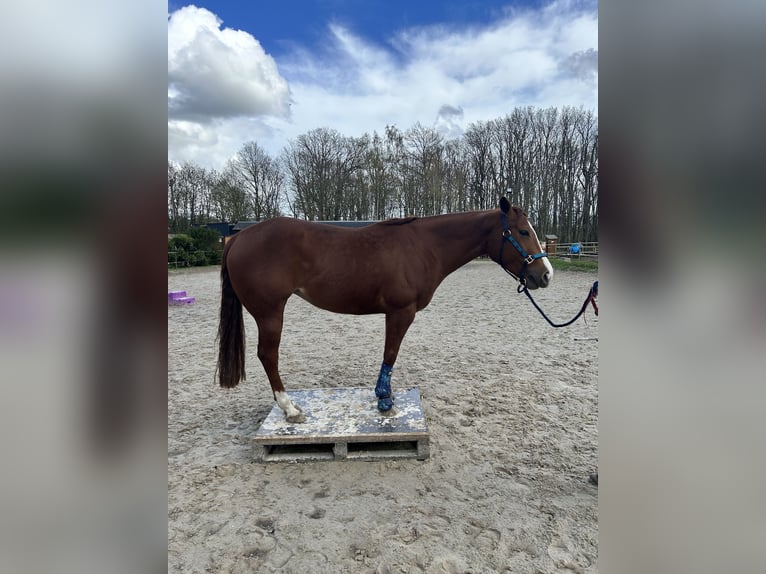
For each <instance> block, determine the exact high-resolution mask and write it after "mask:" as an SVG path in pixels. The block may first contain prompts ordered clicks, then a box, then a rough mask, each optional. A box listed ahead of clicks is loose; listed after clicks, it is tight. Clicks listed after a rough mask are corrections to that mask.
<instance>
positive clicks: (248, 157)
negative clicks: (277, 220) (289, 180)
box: [228, 141, 284, 220]
mask: <svg viewBox="0 0 766 574" xmlns="http://www.w3.org/2000/svg"><path fill="white" fill-rule="evenodd" d="M228 171H229V177H230V178H231V184H232V185H236V186H239V187H240V188H241V189H243V190H244V192H245V194H246V195H247V197H248V199H249V201H250V206H251V208H252V214H253V217H254V218H255V219H256V220H260V219H267V218H269V217H276V216H278V215H280V213H281V209H280V204H281V198H282V192H283V186H284V175H283V173H282V171H281V169H280V167H279V165H278V163H277V162H276V161H275V160H274V159H272V158H271V156H269V154H268V153H266V151H265V150H264V149H263V148H262V147H261V146H259V145H258V144H257V143H256V142H253V141H251V142H247V143H245V144H243V146H242V147H241V148H240V150H239V152H237V155H236V157H235V158H234V159H233V160H232V161H231V162H230V164H229V170H228Z"/></svg>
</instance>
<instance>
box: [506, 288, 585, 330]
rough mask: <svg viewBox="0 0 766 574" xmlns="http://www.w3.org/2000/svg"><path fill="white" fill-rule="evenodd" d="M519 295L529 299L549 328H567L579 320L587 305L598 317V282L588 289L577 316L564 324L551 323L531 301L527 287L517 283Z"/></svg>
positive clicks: (543, 312)
mask: <svg viewBox="0 0 766 574" xmlns="http://www.w3.org/2000/svg"><path fill="white" fill-rule="evenodd" d="M516 290H517V291H518V292H519V293H524V294H525V295H526V296H527V297H529V300H530V301H532V305H534V306H535V309H537V310H538V311H540V314H541V315H542V316H543V318H544V319H545V320H546V321H548V323H549V324H550V326H551V327H556V328H558V327H567V326H568V325H571V324H572V323H574V322H575V321H577V319H579V318H580V317H581V316H582V314H583V313H585V309H586V308H587V307H588V303H590V304H592V305H593V309H594V311H595V313H596V316H597V317H598V306H597V305H596V297H598V281H595V282H594V283H593V286H592V287H591V288H590V291H588V296H587V297H586V298H585V301H584V302H583V304H582V307H581V308H580V311H579V312H578V313H577V315H575V316H574V318H573V319H571V320H569V321H567V322H566V323H554V322H553V321H551V320H550V318H548V315H546V314H545V311H543V310H542V309H541V308H540V306H539V305H538V304H537V303H536V302H535V300H534V299H532V294H531V293H530V292H529V289H527V286H526V285H524V284H523V283H519V286H518V288H517V289H516Z"/></svg>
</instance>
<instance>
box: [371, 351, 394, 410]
mask: <svg viewBox="0 0 766 574" xmlns="http://www.w3.org/2000/svg"><path fill="white" fill-rule="evenodd" d="M393 370H394V368H393V367H391V366H389V365H386V364H385V363H383V364H382V365H381V366H380V374H379V375H378V384H376V385H375V396H376V397H378V410H379V411H381V412H385V411H390V410H391V408H392V407H393V406H394V401H393V399H391V371H393Z"/></svg>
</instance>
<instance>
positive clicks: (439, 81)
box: [169, 1, 598, 161]
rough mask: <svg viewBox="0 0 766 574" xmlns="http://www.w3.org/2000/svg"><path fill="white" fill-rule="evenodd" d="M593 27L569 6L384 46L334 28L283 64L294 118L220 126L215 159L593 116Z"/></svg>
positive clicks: (427, 31)
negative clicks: (539, 118) (490, 123)
mask: <svg viewBox="0 0 766 574" xmlns="http://www.w3.org/2000/svg"><path fill="white" fill-rule="evenodd" d="M208 14H209V13H208ZM210 16H212V14H211V15H210ZM213 19H214V21H215V22H216V24H215V26H216V30H217V29H218V28H217V27H218V26H219V25H220V22H219V21H218V20H217V19H215V17H214V16H213ZM597 24H598V20H597V10H596V8H595V6H594V7H593V8H591V9H588V10H582V9H580V8H578V7H577V5H576V4H574V3H571V2H566V1H565V2H559V3H554V4H551V5H549V6H547V7H545V8H543V9H542V10H539V11H531V10H529V11H514V12H508V13H507V14H506V15H504V16H499V17H498V20H497V21H496V22H495V23H494V24H493V25H491V26H485V27H469V28H463V29H457V28H445V27H439V26H432V27H425V28H415V29H406V30H402V31H399V32H397V33H396V35H395V36H393V37H392V38H390V41H389V42H388V44H383V45H381V44H375V43H372V42H370V41H367V40H366V39H364V38H361V37H359V36H358V35H356V34H354V32H353V31H352V30H349V29H348V28H345V27H343V26H340V25H337V24H330V25H328V37H327V40H326V42H325V45H324V47H323V48H321V49H319V50H315V51H311V50H309V49H308V47H304V48H299V49H296V50H295V51H294V52H292V53H291V54H290V55H288V56H285V57H283V58H281V59H280V62H279V66H280V70H281V72H282V74H283V75H284V76H285V77H286V78H288V79H289V81H290V95H291V100H290V101H291V102H292V108H291V114H290V116H289V117H287V116H285V115H282V116H279V117H278V116H276V115H275V116H271V117H268V118H261V120H260V121H257V122H253V121H250V122H240V121H238V120H228V121H221V122H218V124H217V125H216V128H215V129H216V134H217V138H216V140H217V141H216V143H214V144H211V147H210V148H208V151H209V152H212V154H211V156H210V157H212V156H216V157H224V156H226V157H230V156H231V155H233V154H234V153H236V151H237V149H238V148H239V147H240V146H241V145H242V143H244V142H245V141H248V140H253V139H254V140H256V141H258V143H259V144H260V145H262V146H263V147H264V148H265V149H266V150H267V151H268V152H269V153H271V154H274V155H276V154H277V153H278V152H279V151H280V150H281V149H282V148H283V147H284V146H285V145H286V144H287V143H288V141H289V140H290V139H294V138H296V137H297V136H298V135H300V134H303V133H306V132H308V131H310V130H312V129H315V128H318V127H330V128H333V129H336V130H338V131H339V132H340V133H342V134H344V135H349V136H358V135H362V134H363V133H370V134H371V133H372V132H373V131H377V132H378V133H379V134H382V133H383V131H384V129H385V126H386V125H396V126H397V127H399V128H400V129H403V130H406V129H408V128H410V127H412V126H413V125H414V124H415V123H416V122H420V123H421V124H423V125H430V126H433V127H435V128H437V129H439V130H440V131H441V132H442V133H444V134H445V135H448V137H454V136H455V135H458V134H459V133H460V132H461V131H462V130H464V129H465V128H466V127H467V126H468V124H469V123H471V122H474V121H480V120H490V119H495V118H499V117H503V116H505V115H506V114H508V113H510V112H511V111H512V110H513V109H514V108H515V107H517V106H527V105H532V106H537V107H547V106H557V107H562V106H580V105H582V106H583V107H585V108H586V109H593V110H595V109H596V107H597V98H598V87H597V80H598V75H597V74H598V72H597V67H596V64H597V59H598V51H597V49H598V40H597V37H598V26H597ZM259 48H260V47H259ZM450 110H460V111H461V113H460V114H453V113H450ZM445 112H446V113H445ZM224 133H226V134H227V137H228V139H225V138H224V136H223V134H224ZM240 136H241V137H242V138H243V139H241V140H238V139H237V138H238V137H240ZM227 142H229V143H227ZM227 145H230V146H231V147H230V149H227V148H226V146H227ZM201 147H202V144H200V148H201ZM176 151H179V153H180V150H176ZM169 153H170V154H171V156H172V155H173V153H174V150H173V149H172V147H171V150H170V152H169ZM209 161H212V160H209Z"/></svg>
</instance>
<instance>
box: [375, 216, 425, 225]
mask: <svg viewBox="0 0 766 574" xmlns="http://www.w3.org/2000/svg"><path fill="white" fill-rule="evenodd" d="M416 219H418V218H417V217H415V216H414V215H413V216H410V217H397V218H394V219H386V220H385V221H381V222H380V224H381V225H407V224H408V223H412V222H413V221H415V220H416Z"/></svg>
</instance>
